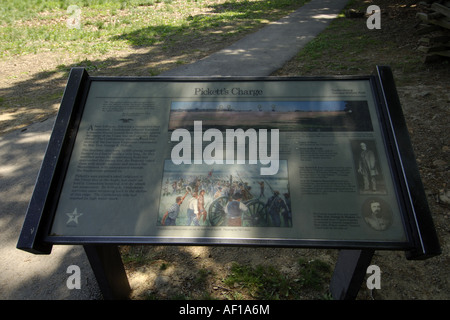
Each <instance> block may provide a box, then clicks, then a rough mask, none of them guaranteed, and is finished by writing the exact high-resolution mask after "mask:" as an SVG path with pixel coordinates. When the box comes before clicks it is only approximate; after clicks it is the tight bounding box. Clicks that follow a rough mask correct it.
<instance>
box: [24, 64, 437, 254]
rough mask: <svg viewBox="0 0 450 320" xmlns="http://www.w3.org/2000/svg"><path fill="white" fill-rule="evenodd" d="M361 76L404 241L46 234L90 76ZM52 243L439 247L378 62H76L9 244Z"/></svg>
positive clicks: (388, 75) (42, 250)
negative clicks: (91, 71) (241, 71)
mask: <svg viewBox="0 0 450 320" xmlns="http://www.w3.org/2000/svg"><path fill="white" fill-rule="evenodd" d="M346 80H364V81H369V82H370V85H371V90H372V94H373V96H374V98H375V101H376V104H377V112H378V121H379V123H380V127H381V128H382V129H381V130H382V136H383V139H384V148H385V150H386V155H387V158H388V162H389V166H390V167H391V170H392V176H393V177H392V178H393V181H394V183H395V191H396V197H397V200H398V203H399V207H400V210H401V214H402V222H403V227H404V230H405V233H406V239H405V241H389V240H388V241H358V240H355V241H346V240H327V239H311V240H308V239H301V240H296V239H289V238H288V239H265V238H263V237H256V238H245V239H243V238H229V237H223V238H220V237H219V238H209V237H201V238H195V237H182V236H177V237H158V236H139V235H138V236H135V235H113V236H107V235H106V236H105V235H98V236H97V235H89V236H71V235H54V234H52V233H51V228H52V224H53V222H54V218H55V213H56V210H57V206H58V201H59V197H60V194H61V192H62V189H63V185H64V181H65V178H66V173H67V170H68V167H69V162H70V159H71V155H72V152H73V148H74V145H75V139H76V137H77V134H78V129H79V126H80V123H81V120H82V115H83V110H84V107H85V104H86V100H87V98H88V95H89V89H90V85H91V84H92V83H93V82H95V81H111V82H123V83H126V82H131V81H133V82H167V83H176V82H187V83H189V82H211V83H214V82H216V83H217V82H219V83H233V82H263V81H265V82H268V81H269V82H270V81H273V82H277V81H287V82H289V81H297V82H298V81H346ZM55 244H81V245H85V246H86V245H91V244H100V245H101V244H160V245H161V244H164V245H231V246H233V245H236V246H274V247H275V246H278V247H315V248H337V249H371V250H372V249H373V250H377V249H383V250H384V249H386V250H404V251H406V252H407V257H408V258H409V259H424V258H428V257H432V256H434V255H437V254H439V253H440V246H439V242H438V238H437V235H436V231H435V228H434V224H433V221H432V218H431V214H430V210H429V207H428V204H427V200H426V196H425V193H424V191H423V186H422V182H421V179H420V175H419V171H418V169H417V165H416V162H415V156H414V154H413V152H412V147H411V143H410V139H409V135H408V131H407V127H406V123H405V120H404V117H403V113H402V109H401V105H400V101H399V98H398V95H397V92H396V88H395V83H394V79H393V75H392V72H391V70H390V68H389V67H384V66H378V67H377V68H376V72H375V73H374V74H373V75H369V76H357V77H355V76H343V77H311V78H304V77H302V78H274V77H265V78H242V77H239V78H233V77H231V78H209V77H208V78H206V77H194V78H178V77H176V78H174V77H167V78H166V77H151V78H129V77H90V76H89V75H88V73H87V72H86V70H84V69H83V68H74V69H72V71H71V73H70V76H69V80H68V83H67V86H66V89H65V92H64V96H63V99H62V102H61V108H60V111H59V113H58V116H57V118H56V122H55V125H54V128H53V132H52V135H51V138H50V141H49V145H48V148H47V151H46V154H45V158H44V160H43V163H42V167H41V170H40V172H39V176H38V178H37V181H36V185H35V189H34V192H33V195H32V198H31V200H30V204H29V207H28V210H27V215H26V217H25V221H24V225H23V228H22V231H21V234H20V237H19V241H18V244H17V248H19V249H21V250H25V251H29V252H32V253H35V254H49V253H50V252H51V248H52V246H53V245H55Z"/></svg>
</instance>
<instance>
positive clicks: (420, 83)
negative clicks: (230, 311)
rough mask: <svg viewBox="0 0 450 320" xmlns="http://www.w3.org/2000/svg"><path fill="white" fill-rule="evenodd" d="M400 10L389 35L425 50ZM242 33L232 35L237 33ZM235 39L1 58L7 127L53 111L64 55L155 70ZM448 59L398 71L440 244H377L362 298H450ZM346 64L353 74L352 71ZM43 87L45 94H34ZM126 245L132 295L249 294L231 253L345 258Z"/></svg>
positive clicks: (110, 69) (127, 70) (238, 258)
mask: <svg viewBox="0 0 450 320" xmlns="http://www.w3.org/2000/svg"><path fill="white" fill-rule="evenodd" d="M392 2H394V3H400V2H402V1H384V0H383V1H378V2H377V4H378V5H380V7H381V8H384V5H385V7H387V6H388V5H389V4H391V3H392ZM404 2H405V1H404ZM406 2H407V1H406ZM397 10H398V11H393V12H394V14H390V13H388V14H385V15H383V16H382V17H383V20H382V23H383V29H382V30H383V35H382V36H383V37H387V38H389V39H395V41H397V43H398V46H399V50H401V51H402V52H404V54H405V59H407V58H408V57H412V56H414V55H420V53H418V52H417V51H416V50H415V49H416V47H417V41H418V37H419V36H417V35H414V34H413V33H412V32H411V30H412V28H414V25H415V23H416V22H415V21H414V19H411V15H415V10H417V9H415V8H409V7H398V8H397ZM407 11H408V12H407ZM399 12H401V13H402V14H398V13H399ZM235 40H236V39H229V40H228V41H229V43H231V42H233V41H235ZM229 43H220V44H218V43H210V44H208V43H202V49H201V51H195V52H193V53H191V54H189V53H183V54H179V53H178V51H177V49H176V48H174V49H173V50H172V52H163V51H161V49H155V50H149V49H148V48H140V49H139V48H138V49H130V50H128V51H122V52H116V53H114V54H110V55H109V56H102V57H76V56H70V55H67V54H66V55H64V54H63V55H62V54H61V53H59V52H44V53H38V54H35V55H28V56H22V57H15V58H11V59H9V60H8V61H3V62H0V70H2V77H0V93H1V96H2V99H1V100H0V105H1V104H2V103H4V104H6V103H8V104H9V103H10V102H11V101H12V104H9V105H10V107H8V108H7V109H4V108H2V109H1V112H0V134H4V133H5V132H8V131H11V130H14V129H21V128H24V127H25V126H26V125H28V124H30V123H32V122H36V121H39V120H42V119H46V118H48V117H51V116H53V115H55V113H56V112H57V109H58V107H59V102H60V93H61V92H62V90H63V88H64V85H65V82H66V79H67V70H61V69H60V68H58V66H60V65H65V66H71V65H73V64H74V63H75V62H76V61H80V59H87V58H88V59H89V61H91V62H93V63H90V64H89V65H87V66H92V65H95V68H93V70H91V72H90V73H91V74H92V75H100V74H102V75H103V74H108V75H135V76H140V75H147V76H148V75H153V73H154V72H156V73H157V72H160V71H163V70H165V69H169V68H172V67H174V66H176V65H177V61H180V60H183V61H185V62H188V63H189V62H192V61H195V60H197V59H200V58H202V57H204V56H205V55H208V54H209V53H211V52H214V51H215V50H217V49H218V48H219V47H220V46H223V47H225V46H227V45H228V44H229ZM406 55H407V56H406ZM100 62H101V63H100ZM378 62H379V57H377V56H375V55H374V56H373V57H372V58H370V57H369V58H368V59H367V65H369V66H374V65H375V64H377V63H378ZM449 65H450V64H449V63H448V62H438V63H435V64H432V65H427V66H420V67H418V69H417V71H411V70H408V71H405V70H402V69H395V70H394V76H395V77H396V78H398V79H400V81H399V82H398V83H397V89H398V93H399V97H400V100H401V103H402V107H403V110H404V115H405V119H406V122H407V126H408V130H409V133H410V136H411V142H412V145H413V149H414V152H415V154H416V158H417V163H418V167H419V170H420V173H421V177H422V180H423V183H424V188H425V191H426V194H427V197H428V202H429V206H430V210H431V213H432V217H433V220H434V223H435V226H436V230H437V233H438V237H439V240H440V244H441V247H442V254H441V255H439V256H436V257H433V258H431V259H428V260H424V261H408V260H407V259H406V258H405V255H404V253H403V252H397V251H377V252H376V253H375V256H374V259H373V264H376V265H378V266H379V267H380V269H381V272H382V274H381V289H380V290H373V291H370V290H368V289H366V288H365V286H363V287H362V288H361V291H360V294H359V296H358V299H362V300H368V299H375V300H387V299H395V300H396V299H401V300H409V299H420V300H424V299H433V300H437V299H444V300H447V299H450V268H449V266H450V160H449V159H450V132H449V130H448V129H449V119H450V81H449V80H450V72H449ZM155 70H156V71H155ZM315 72H316V74H317V75H320V74H321V73H322V74H327V73H326V72H327V70H326V66H324V67H323V68H322V69H320V68H318V69H317V70H316V71H315ZM361 72H363V73H364V72H365V71H364V70H363V71H361ZM342 73H344V74H345V71H343V72H342ZM277 75H284V76H292V75H302V72H301V68H300V66H299V62H298V61H297V60H296V59H293V60H292V61H291V62H289V63H287V64H286V66H285V67H284V68H282V69H281V70H279V71H278V72H277ZM37 94H38V99H36V98H35V97H36V95H37ZM18 97H21V98H22V99H21V101H22V102H20V103H19V99H18ZM44 100H45V104H43V101H44ZM48 101H50V102H48ZM121 249H122V252H123V254H124V256H127V257H134V259H132V260H130V261H128V262H127V261H126V262H125V264H126V268H127V273H128V277H129V281H130V284H131V287H132V288H133V293H132V299H145V298H149V297H150V298H157V299H169V298H174V297H181V296H183V297H190V298H197V299H201V298H204V297H205V295H207V296H208V297H212V298H216V299H235V298H241V299H251V298H252V297H251V296H248V295H246V294H245V293H242V292H240V290H239V289H240V288H239V287H238V286H235V287H230V286H226V285H224V283H223V279H224V278H225V277H226V275H227V274H229V272H230V268H231V265H232V263H233V262H238V263H240V264H248V265H254V266H256V265H260V264H264V265H268V264H270V265H274V266H276V267H277V269H278V270H280V271H281V272H283V273H284V274H285V275H286V276H287V277H291V276H292V277H293V278H295V275H296V274H298V272H299V265H298V259H299V258H303V259H305V260H308V261H310V260H317V259H318V260H321V261H324V262H326V263H327V264H329V265H330V266H331V267H333V266H334V264H335V262H336V258H337V250H316V249H291V248H284V249H280V248H276V249H275V248H243V247H240V248H229V247H178V246H173V247H160V246H157V247H142V246H138V247H123V248H121ZM139 259H141V262H139V261H138V260H139ZM142 261H144V262H145V263H142ZM201 270H206V275H205V277H204V279H203V280H204V281H196V279H198V277H199V272H200V271H201ZM203 272H204V271H203ZM326 290H327V289H326V285H324V288H323V290H320V291H319V292H318V291H308V290H305V292H304V293H303V294H302V296H301V297H300V298H301V299H318V298H323V297H324V295H326Z"/></svg>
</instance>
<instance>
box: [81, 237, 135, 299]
mask: <svg viewBox="0 0 450 320" xmlns="http://www.w3.org/2000/svg"><path fill="white" fill-rule="evenodd" d="M83 247H84V251H85V252H86V255H87V257H88V260H89V263H90V265H91V268H92V270H93V271H94V275H95V278H96V279H97V283H98V285H99V287H100V290H101V292H102V294H103V298H104V299H105V300H125V299H128V298H129V295H130V292H131V288H130V284H129V283H128V278H127V274H126V272H125V268H124V266H123V263H122V258H121V256H120V253H119V248H118V246H117V245H111V244H89V245H84V246H83Z"/></svg>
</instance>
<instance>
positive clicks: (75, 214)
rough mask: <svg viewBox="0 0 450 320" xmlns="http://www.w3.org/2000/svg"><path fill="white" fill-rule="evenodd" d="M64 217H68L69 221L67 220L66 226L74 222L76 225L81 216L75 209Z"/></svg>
mask: <svg viewBox="0 0 450 320" xmlns="http://www.w3.org/2000/svg"><path fill="white" fill-rule="evenodd" d="M66 215H67V216H68V217H69V220H67V222H66V224H69V223H71V222H74V223H75V224H78V218H79V217H81V216H82V215H83V214H82V213H78V211H77V208H75V210H73V212H68V213H66Z"/></svg>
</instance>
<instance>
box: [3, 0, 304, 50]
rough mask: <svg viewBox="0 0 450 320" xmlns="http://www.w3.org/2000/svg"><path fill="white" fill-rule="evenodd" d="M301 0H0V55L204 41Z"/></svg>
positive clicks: (286, 10) (269, 18)
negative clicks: (193, 40)
mask: <svg viewBox="0 0 450 320" xmlns="http://www.w3.org/2000/svg"><path fill="white" fill-rule="evenodd" d="M305 2H307V1H306V0H279V1H262V0H190V1H189V0H188V1H186V0H0V3H1V4H0V57H8V56H13V55H22V54H28V53H37V52H40V51H42V50H57V49H58V50H64V51H66V52H68V53H74V52H76V53H83V54H97V53H100V54H104V53H107V52H111V51H114V50H120V49H122V48H125V47H129V46H137V47H142V46H152V45H155V44H162V43H164V44H165V45H166V46H170V44H171V43H174V42H180V41H185V42H189V41H191V40H192V39H198V38H203V39H204V40H205V41H208V38H211V36H213V40H216V41H217V39H220V37H226V36H229V35H233V34H236V33H240V32H245V31H247V30H249V29H252V28H255V27H258V26H260V25H263V24H264V23H267V22H269V21H273V20H277V19H279V18H280V17H281V16H283V15H285V14H288V13H289V12H291V11H292V10H294V9H296V8H298V7H300V6H301V5H303V4H304V3H305ZM69 6H77V9H78V11H76V10H68V9H69ZM76 22H79V27H78V28H76V27H75V26H77V24H76ZM217 37H219V38H217Z"/></svg>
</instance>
